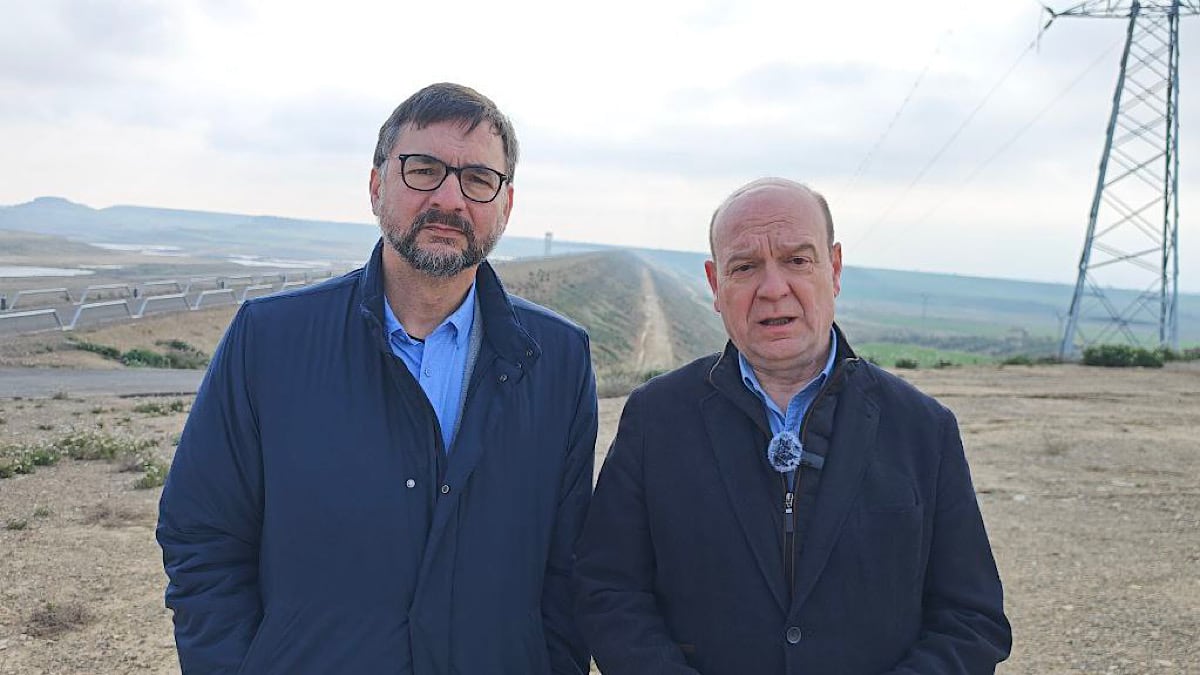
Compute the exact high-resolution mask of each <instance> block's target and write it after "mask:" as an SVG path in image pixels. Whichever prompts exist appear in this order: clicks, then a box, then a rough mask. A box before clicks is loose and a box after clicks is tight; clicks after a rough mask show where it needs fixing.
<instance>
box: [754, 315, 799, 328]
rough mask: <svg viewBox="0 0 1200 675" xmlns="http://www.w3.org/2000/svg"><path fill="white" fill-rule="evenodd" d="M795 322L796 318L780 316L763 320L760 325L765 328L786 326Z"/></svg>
mask: <svg viewBox="0 0 1200 675" xmlns="http://www.w3.org/2000/svg"><path fill="white" fill-rule="evenodd" d="M795 320H796V318H795V317H792V316H779V317H774V318H771V319H763V320H762V321H759V322H758V323H759V324H760V325H763V326H786V325H788V324H789V323H791V322H793V321H795Z"/></svg>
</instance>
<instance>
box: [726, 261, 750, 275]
mask: <svg viewBox="0 0 1200 675" xmlns="http://www.w3.org/2000/svg"><path fill="white" fill-rule="evenodd" d="M752 269H754V265H751V264H750V263H742V264H740V265H734V266H733V269H732V270H730V271H731V272H733V273H734V274H738V273H740V272H749V271H750V270H752Z"/></svg>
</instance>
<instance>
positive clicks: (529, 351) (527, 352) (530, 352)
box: [525, 349, 533, 356]
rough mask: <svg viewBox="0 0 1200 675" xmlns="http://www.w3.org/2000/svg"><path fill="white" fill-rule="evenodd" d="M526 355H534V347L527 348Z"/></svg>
mask: <svg viewBox="0 0 1200 675" xmlns="http://www.w3.org/2000/svg"><path fill="white" fill-rule="evenodd" d="M525 356H533V350H532V349H526V350H525Z"/></svg>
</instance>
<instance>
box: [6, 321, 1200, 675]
mask: <svg viewBox="0 0 1200 675" xmlns="http://www.w3.org/2000/svg"><path fill="white" fill-rule="evenodd" d="M110 337H112V338H113V339H112V342H113V343H116V342H119V341H124V340H118V339H117V337H118V336H116V335H113V336H110ZM135 337H136V336H127V337H126V338H125V339H128V340H129V341H130V342H132V341H134V339H135ZM200 341H202V340H200ZM904 375H905V377H907V378H909V379H910V380H912V381H913V382H915V383H916V384H917V385H918V386H919V387H921V388H923V389H924V390H925V391H927V392H929V393H931V394H933V395H935V396H937V397H938V398H940V399H941V400H942V401H943V402H944V403H945V404H946V405H948V406H949V407H950V408H951V409H952V410H954V411H955V412H956V413H957V415H958V417H959V420H960V423H961V425H962V429H963V435H964V439H965V443H966V448H967V453H968V457H969V459H970V461H971V464H972V468H973V472H974V477H975V484H976V488H977V491H978V493H979V499H980V502H981V504H982V508H983V512H984V516H985V518H986V520H987V525H988V529H989V532H990V534H991V537H992V541H993V546H994V548H995V551H996V556H997V559H998V562H999V566H1000V571H1001V576H1002V579H1003V580H1004V584H1005V591H1006V602H1007V610H1008V614H1009V617H1010V619H1011V621H1012V623H1013V629H1014V637H1015V646H1014V649H1013V654H1012V657H1011V658H1010V659H1009V661H1008V662H1007V663H1005V664H1003V665H1002V666H1001V667H1000V669H999V672H1001V673H1010V674H1015V673H1037V674H1042V673H1197V672H1200V648H1197V645H1200V573H1198V572H1200V527H1198V526H1200V522H1198V520H1200V515H1198V514H1200V478H1198V474H1200V472H1198V470H1197V455H1198V454H1200V439H1198V436H1197V433H1198V431H1200V364H1197V363H1192V364H1170V365H1169V366H1168V367H1167V368H1165V369H1163V370H1161V371H1160V370H1119V371H1117V370H1103V369H1093V368H1083V367H1078V366H1038V367H1032V368H1029V367H1010V368H1003V369H1001V368H996V367H971V368H967V367H964V368H950V369H944V370H930V371H906V372H905V373H904ZM64 396H65V397H64ZM157 401H158V402H160V403H168V402H169V401H166V400H163V399H158V400H157ZM148 402H155V401H152V400H142V399H123V398H112V397H88V398H83V397H77V396H73V395H72V394H71V393H70V392H65V393H64V394H61V395H59V396H58V397H57V398H47V399H24V400H12V399H9V400H0V419H2V420H3V423H2V424H0V445H4V444H13V443H23V442H26V441H29V440H32V439H53V438H56V437H57V436H58V435H60V434H61V433H63V432H64V431H66V430H68V429H73V428H74V429H95V428H97V427H98V426H99V425H101V424H102V425H103V427H104V430H106V431H108V432H111V433H116V434H128V435H131V436H135V437H139V438H149V439H152V440H154V441H155V443H156V448H157V452H159V453H160V454H161V456H162V457H163V458H168V457H169V456H170V453H171V451H172V445H173V441H174V439H175V437H176V435H177V434H178V432H179V430H180V429H181V428H182V425H183V421H184V419H185V416H186V411H185V412H174V413H168V414H165V415H160V414H154V413H147V412H135V411H134V408H135V406H138V405H142V404H145V403H148ZM622 402H623V401H622V399H605V400H603V401H602V402H601V416H602V419H601V437H600V439H599V442H598V444H597V447H598V449H599V450H600V454H601V455H602V454H603V449H604V448H606V447H607V445H608V442H609V440H610V439H611V436H612V434H613V433H614V431H615V426H616V421H617V418H618V416H619V413H620V408H621V404H622ZM185 403H187V401H186V400H185ZM122 468H123V467H122V466H121V464H120V463H119V462H117V463H108V462H104V461H77V460H70V459H63V460H62V461H60V462H59V463H58V464H57V465H55V466H46V467H39V468H38V469H37V471H36V472H35V473H33V474H31V475H18V476H14V477H12V478H7V479H0V674H5V675H8V674H15V673H20V674H22V675H25V674H34V673H46V674H51V673H53V674H55V675H58V674H65V673H134V672H149V673H170V672H178V666H177V664H176V660H175V653H174V646H173V642H172V637H171V624H170V616H169V613H168V612H167V611H166V610H165V609H164V608H163V602H162V591H163V586H164V584H165V577H164V575H163V572H162V568H161V558H160V553H159V549H158V547H157V545H156V544H155V541H154V529H153V528H154V520H155V505H156V500H157V498H158V492H159V491H158V490H157V489H136V488H134V487H133V482H134V479H135V478H136V474H131V473H124V472H122V471H121V469H122Z"/></svg>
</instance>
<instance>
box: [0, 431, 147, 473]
mask: <svg viewBox="0 0 1200 675" xmlns="http://www.w3.org/2000/svg"><path fill="white" fill-rule="evenodd" d="M154 446H155V443H154V441H153V440H151V439H133V438H122V437H117V436H110V435H108V434H102V433H98V432H94V431H71V432H69V433H66V434H64V435H62V436H60V437H59V438H57V439H54V440H51V441H42V442H34V443H26V444H15V445H5V446H0V478H10V477H12V476H14V475H17V474H31V473H33V472H34V471H35V470H36V469H37V467H39V466H52V465H54V464H57V463H58V462H59V460H61V459H62V458H63V457H68V458H71V459H75V460H80V461H95V460H103V461H109V462H112V461H120V460H125V461H127V462H129V463H130V464H131V465H132V466H133V467H134V470H136V471H139V472H141V473H142V474H143V475H142V477H141V478H139V479H138V481H137V483H135V487H158V486H159V485H162V480H163V478H165V476H166V470H167V465H166V464H165V463H164V462H163V461H162V460H160V459H158V458H157V457H156V456H155V455H154V454H153V452H152V448H153V447H154Z"/></svg>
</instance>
